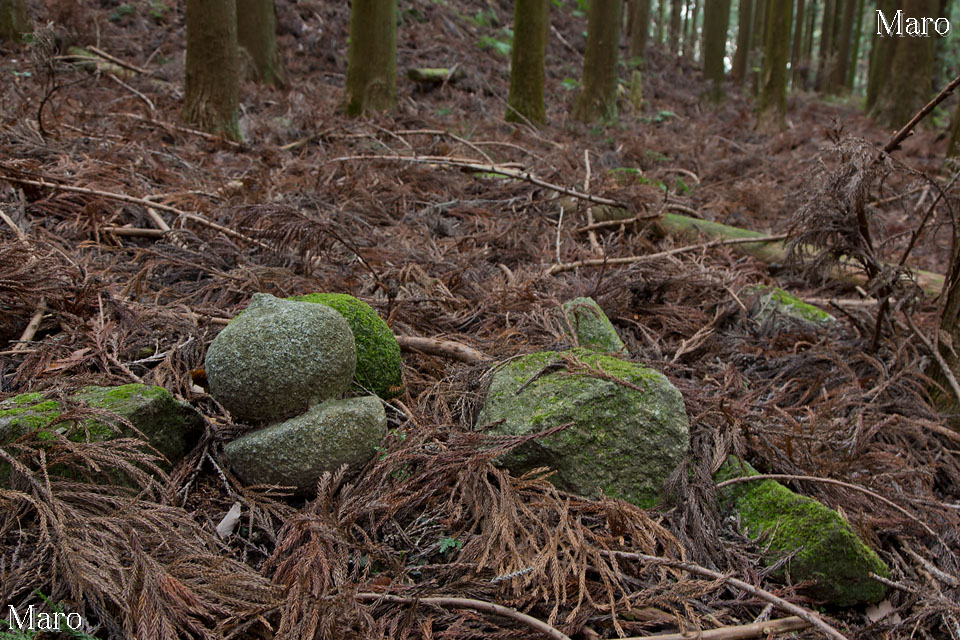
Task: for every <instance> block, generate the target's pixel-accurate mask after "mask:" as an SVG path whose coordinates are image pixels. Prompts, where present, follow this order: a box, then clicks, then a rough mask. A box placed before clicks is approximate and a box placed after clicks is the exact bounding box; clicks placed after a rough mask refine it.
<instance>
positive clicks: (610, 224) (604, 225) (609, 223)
mask: <svg viewBox="0 0 960 640" xmlns="http://www.w3.org/2000/svg"><path fill="white" fill-rule="evenodd" d="M659 217H660V214H659V213H648V214H644V215H639V216H633V217H632V218H623V219H621V220H604V221H603V222H593V223H591V224H588V225H587V226H585V227H580V228H578V229H576V230H575V231H576V232H577V233H584V232H586V231H594V230H596V229H608V228H615V227H619V226H622V225H626V224H633V223H634V222H642V221H644V220H657V219H658V218H659Z"/></svg>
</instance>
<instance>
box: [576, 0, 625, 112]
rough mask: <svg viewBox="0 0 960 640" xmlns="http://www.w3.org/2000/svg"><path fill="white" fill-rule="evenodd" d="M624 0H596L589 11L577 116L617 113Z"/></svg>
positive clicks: (591, 3) (593, 0) (592, 2)
mask: <svg viewBox="0 0 960 640" xmlns="http://www.w3.org/2000/svg"><path fill="white" fill-rule="evenodd" d="M620 5H621V2H620V0H592V1H591V2H590V9H589V13H588V15H587V51H586V53H585V54H584V56H583V81H582V82H581V83H580V86H581V89H580V95H578V96H577V103H576V105H574V108H573V118H574V119H575V120H580V121H581V122H593V121H595V120H597V119H598V118H605V119H612V118H615V117H616V115H617V50H618V49H619V42H618V37H617V36H618V35H619V34H620Z"/></svg>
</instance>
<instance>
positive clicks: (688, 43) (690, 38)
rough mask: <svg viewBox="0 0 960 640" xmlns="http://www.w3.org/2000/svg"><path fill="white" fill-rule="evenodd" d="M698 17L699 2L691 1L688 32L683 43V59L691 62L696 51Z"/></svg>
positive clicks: (696, 0) (697, 0)
mask: <svg viewBox="0 0 960 640" xmlns="http://www.w3.org/2000/svg"><path fill="white" fill-rule="evenodd" d="M699 17H700V0H693V7H692V8H691V9H690V32H689V33H688V34H687V36H686V39H685V40H684V41H683V57H684V58H689V59H690V60H693V59H694V58H695V57H696V51H697V40H698V38H697V19H698V18H699Z"/></svg>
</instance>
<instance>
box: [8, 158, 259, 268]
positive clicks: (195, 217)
mask: <svg viewBox="0 0 960 640" xmlns="http://www.w3.org/2000/svg"><path fill="white" fill-rule="evenodd" d="M2 179H3V180H6V181H8V182H15V183H17V184H29V185H33V186H35V187H46V188H48V189H53V190H55V191H67V192H70V193H83V194H86V195H91V196H100V197H101V198H108V199H110V200H119V201H120V202H131V203H133V204H139V205H143V206H144V207H154V208H156V209H160V210H161V211H169V212H170V213H175V214H177V215H178V216H182V217H183V218H185V219H187V220H192V221H193V222H196V223H198V224H202V225H204V226H206V227H210V228H211V229H214V230H215V231H219V232H220V233H222V234H224V235H226V236H230V237H231V238H233V239H235V240H240V241H242V242H246V243H247V244H252V245H255V246H258V247H260V248H261V249H267V250H269V251H273V250H274V248H273V247H271V246H270V245H268V244H266V243H265V242H260V241H259V240H255V239H254V238H251V237H249V236H245V235H244V234H242V233H240V232H238V231H234V230H233V229H231V228H229V227H225V226H223V225H220V224H217V223H216V222H214V221H213V220H209V219H207V218H204V217H203V216H201V215H199V214H196V213H188V212H186V211H181V210H180V209H177V208H176V207H171V206H170V205H166V204H161V203H159V202H152V201H150V200H146V199H144V198H135V197H134V196H128V195H126V194H123V193H111V192H110V191H99V190H97V189H87V188H86V187H72V186H70V185H67V184H58V183H56V182H47V181H46V180H27V179H25V178H17V177H15V176H10V175H6V176H3V177H2Z"/></svg>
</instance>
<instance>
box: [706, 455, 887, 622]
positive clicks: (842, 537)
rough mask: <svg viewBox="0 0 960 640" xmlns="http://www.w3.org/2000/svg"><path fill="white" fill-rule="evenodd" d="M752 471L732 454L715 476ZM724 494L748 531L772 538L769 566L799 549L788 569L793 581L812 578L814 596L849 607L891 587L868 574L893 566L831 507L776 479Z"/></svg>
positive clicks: (883, 572)
mask: <svg viewBox="0 0 960 640" xmlns="http://www.w3.org/2000/svg"><path fill="white" fill-rule="evenodd" d="M753 475H757V471H756V470H755V469H754V468H753V467H751V466H750V465H749V464H747V463H746V462H742V461H740V460H738V459H737V458H734V457H732V456H731V457H730V458H729V459H728V460H727V461H726V462H725V463H724V464H723V466H722V467H721V468H720V470H719V471H718V472H717V474H716V476H714V480H716V481H717V482H722V481H724V480H728V479H730V478H737V477H741V476H753ZM720 493H721V497H722V499H723V506H724V507H725V508H726V509H727V510H732V511H735V512H736V513H737V514H738V515H739V516H740V522H741V523H742V525H743V527H744V529H745V530H746V532H747V533H748V534H749V535H752V536H757V535H759V534H761V533H763V534H765V535H766V536H769V538H767V539H766V544H767V545H768V546H767V553H766V556H765V562H766V563H767V566H770V565H772V564H774V563H776V562H778V561H779V560H781V559H782V558H784V557H785V556H787V555H789V554H791V553H794V552H796V554H795V555H793V557H792V558H791V559H790V560H789V562H788V563H787V565H786V567H785V569H786V570H787V571H789V573H790V577H791V579H792V580H793V581H794V582H800V581H807V580H810V581H813V585H812V586H811V587H810V588H809V589H808V593H809V595H810V596H811V597H813V598H814V599H816V600H818V601H821V602H825V603H828V604H831V605H834V606H840V607H847V606H852V605H856V604H864V603H874V602H878V601H879V600H880V599H882V598H883V596H884V594H885V593H886V587H885V586H884V585H882V584H880V583H879V582H877V581H876V580H873V579H871V578H870V577H869V574H870V573H871V572H873V573H875V574H877V575H879V576H883V577H889V575H890V569H889V568H887V565H886V564H884V562H883V560H881V559H880V557H879V556H877V554H876V553H874V551H873V550H872V549H870V547H868V546H867V545H865V544H864V543H863V542H862V541H861V540H860V538H858V537H857V535H856V534H855V533H854V532H853V529H851V528H850V525H849V524H847V522H846V521H845V520H844V519H843V518H842V517H841V516H840V514H838V513H837V512H836V511H834V510H833V509H831V508H830V507H827V506H826V505H824V504H822V503H820V502H818V501H816V500H814V499H812V498H808V497H806V496H801V495H799V494H797V493H794V492H793V491H791V490H790V489H787V488H786V487H784V486H783V485H782V484H780V483H779V482H776V481H774V480H756V481H751V482H742V483H737V484H733V485H729V486H727V487H724V488H722V489H721V490H720ZM780 574H781V575H783V571H781V572H780Z"/></svg>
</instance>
